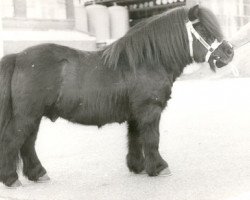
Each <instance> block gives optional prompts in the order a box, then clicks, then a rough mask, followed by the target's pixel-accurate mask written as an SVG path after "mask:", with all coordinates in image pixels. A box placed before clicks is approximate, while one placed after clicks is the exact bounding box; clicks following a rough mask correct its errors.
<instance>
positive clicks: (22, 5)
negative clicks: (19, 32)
mask: <svg viewBox="0 0 250 200" xmlns="http://www.w3.org/2000/svg"><path fill="white" fill-rule="evenodd" d="M13 4H14V16H15V17H21V18H26V13H27V8H26V7H27V6H26V0H13Z"/></svg>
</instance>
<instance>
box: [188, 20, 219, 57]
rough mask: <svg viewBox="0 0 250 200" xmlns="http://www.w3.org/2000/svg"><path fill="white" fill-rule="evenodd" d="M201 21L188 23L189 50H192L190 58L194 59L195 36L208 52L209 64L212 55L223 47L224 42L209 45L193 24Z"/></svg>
mask: <svg viewBox="0 0 250 200" xmlns="http://www.w3.org/2000/svg"><path fill="white" fill-rule="evenodd" d="M198 22H199V20H194V21H192V22H191V21H188V22H187V23H186V29H187V34H188V41H189V50H190V57H191V58H192V59H193V58H194V50H193V35H194V36H195V38H196V39H197V40H198V41H200V43H201V44H202V45H203V46H204V47H205V48H206V49H207V50H208V52H207V54H206V57H205V60H206V62H208V60H209V58H210V56H211V54H212V53H213V52H214V51H215V50H216V49H217V48H218V47H219V46H220V45H221V43H222V42H218V41H217V40H215V41H214V42H213V43H212V44H211V45H209V44H208V43H207V42H206V41H205V40H204V39H203V38H202V37H201V35H200V34H199V33H198V32H197V31H196V30H195V29H194V27H193V24H195V23H198Z"/></svg>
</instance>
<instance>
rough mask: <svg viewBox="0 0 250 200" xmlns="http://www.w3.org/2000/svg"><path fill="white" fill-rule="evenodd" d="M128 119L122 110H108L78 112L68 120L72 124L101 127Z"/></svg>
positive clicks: (126, 113)
mask: <svg viewBox="0 0 250 200" xmlns="http://www.w3.org/2000/svg"><path fill="white" fill-rule="evenodd" d="M127 119H128V112H127V111H124V110H109V111H100V112H96V111H94V110H88V109H84V110H79V112H78V113H75V115H74V116H73V117H72V118H71V119H69V120H70V121H72V122H75V123H80V124H84V125H96V126H99V127H100V126H103V125H105V124H109V123H114V122H117V123H122V122H125V121H126V120H127Z"/></svg>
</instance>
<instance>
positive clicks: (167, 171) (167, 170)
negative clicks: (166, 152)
mask: <svg viewBox="0 0 250 200" xmlns="http://www.w3.org/2000/svg"><path fill="white" fill-rule="evenodd" d="M171 175H172V173H171V171H170V169H169V168H165V169H164V170H162V171H161V172H160V173H159V176H171Z"/></svg>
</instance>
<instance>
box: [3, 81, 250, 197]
mask: <svg viewBox="0 0 250 200" xmlns="http://www.w3.org/2000/svg"><path fill="white" fill-rule="evenodd" d="M160 130H161V144H160V152H161V154H162V156H163V157H164V158H165V159H166V160H167V161H168V163H169V165H170V169H171V171H172V176H169V177H153V178H152V177H148V176H147V175H145V174H144V175H134V174H132V173H130V172H129V171H128V169H127V168H126V165H125V156H126V124H121V125H118V124H112V125H107V126H104V127H103V128H101V129H97V128H96V127H87V126H81V125H74V124H71V123H68V122H66V121H64V120H58V121H57V122H56V123H52V122H50V121H49V120H46V119H44V120H43V122H42V124H41V128H40V132H39V137H38V141H37V151H38V154H39V156H40V159H41V161H42V163H43V165H44V166H45V168H46V169H47V171H48V173H49V176H50V177H51V181H50V182H48V183H33V182H30V181H28V180H26V179H24V178H23V177H22V175H20V180H21V181H22V183H23V187H20V188H18V189H7V188H6V187H4V186H3V185H0V199H1V200H249V199H250V79H225V80H214V81H177V82H176V83H175V85H174V88H173V94H172V99H171V100H170V101H169V105H168V108H167V109H166V110H165V111H164V113H163V115H162V120H161V125H160Z"/></svg>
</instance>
